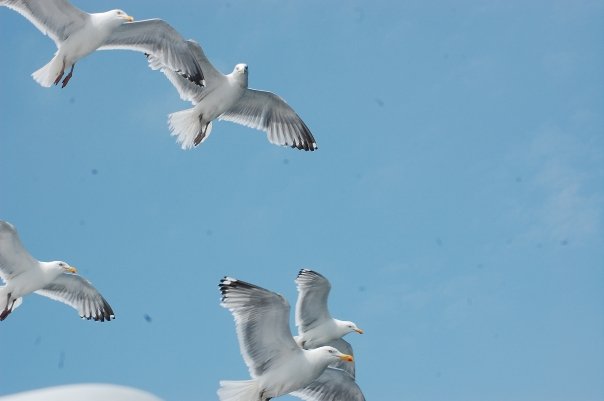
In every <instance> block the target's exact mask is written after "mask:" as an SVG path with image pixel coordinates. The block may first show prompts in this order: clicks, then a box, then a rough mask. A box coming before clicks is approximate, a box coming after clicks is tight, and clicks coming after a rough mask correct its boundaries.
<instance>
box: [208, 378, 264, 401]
mask: <svg viewBox="0 0 604 401" xmlns="http://www.w3.org/2000/svg"><path fill="white" fill-rule="evenodd" d="M259 392H260V390H259V389H258V383H257V382H256V380H240V381H229V380H221V381H220V388H219V389H218V398H219V399H220V401H252V400H259V399H260V394H259Z"/></svg>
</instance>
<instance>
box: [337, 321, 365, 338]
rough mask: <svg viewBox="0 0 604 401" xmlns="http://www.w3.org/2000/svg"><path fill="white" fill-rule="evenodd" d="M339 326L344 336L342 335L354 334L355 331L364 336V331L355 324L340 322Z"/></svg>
mask: <svg viewBox="0 0 604 401" xmlns="http://www.w3.org/2000/svg"><path fill="white" fill-rule="evenodd" d="M338 326H339V327H340V329H341V330H342V331H343V332H344V334H342V335H345V334H348V333H352V332H353V331H354V332H357V333H359V334H363V333H364V331H363V330H361V329H359V328H358V327H357V325H356V324H355V323H354V322H349V321H344V320H340V321H338Z"/></svg>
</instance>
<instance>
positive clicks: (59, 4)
mask: <svg viewBox="0 0 604 401" xmlns="http://www.w3.org/2000/svg"><path fill="white" fill-rule="evenodd" d="M0 6H6V7H8V8H10V9H12V10H14V11H16V12H18V13H19V14H21V15H23V16H24V17H25V18H27V19H28V20H29V22H31V23H32V24H34V26H35V27H36V28H38V29H39V30H40V32H42V33H43V34H44V35H48V36H49V37H50V38H51V39H52V40H53V41H54V42H55V44H56V45H57V47H58V46H59V43H61V42H63V41H64V40H65V39H67V38H68V37H69V35H71V33H72V32H74V31H77V30H78V29H80V28H81V27H82V26H84V24H85V23H86V21H87V20H88V19H89V18H90V15H89V14H88V13H85V12H83V11H82V10H79V9H77V8H76V7H74V6H72V5H71V3H70V2H69V1H67V0H0Z"/></svg>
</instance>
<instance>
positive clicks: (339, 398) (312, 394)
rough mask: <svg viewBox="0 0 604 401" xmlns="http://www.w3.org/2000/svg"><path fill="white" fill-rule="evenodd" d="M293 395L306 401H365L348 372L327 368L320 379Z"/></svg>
mask: <svg viewBox="0 0 604 401" xmlns="http://www.w3.org/2000/svg"><path fill="white" fill-rule="evenodd" d="M291 395H293V396H296V397H298V398H301V399H303V400H305V401H365V396H364V395H363V392H362V391H361V388H360V387H359V385H358V384H357V383H356V382H355V381H354V379H353V378H352V377H351V376H350V375H349V374H348V373H346V372H344V371H342V370H340V369H334V368H327V369H325V371H324V372H323V373H322V374H321V376H319V378H318V379H316V380H315V381H313V382H312V383H310V384H309V385H308V386H306V387H304V388H303V389H301V390H297V391H294V392H292V393H291Z"/></svg>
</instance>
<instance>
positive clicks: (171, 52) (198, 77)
mask: <svg viewBox="0 0 604 401" xmlns="http://www.w3.org/2000/svg"><path fill="white" fill-rule="evenodd" d="M0 6H5V7H8V8H11V9H13V10H15V11H16V12H18V13H19V14H21V15H23V16H24V17H25V18H27V19H28V20H29V21H30V22H31V23H32V24H34V26H35V27H36V28H38V29H39V30H40V31H41V32H42V33H43V34H45V35H48V36H49V37H50V38H51V39H52V40H53V41H54V42H55V45H56V46H57V52H56V53H55V55H54V57H53V58H52V60H50V62H49V63H48V64H46V65H45V66H44V67H42V68H40V69H39V70H37V71H35V72H34V73H33V74H32V77H33V78H34V80H35V81H36V82H38V83H39V84H40V85H42V86H44V87H50V86H51V85H52V84H54V85H57V84H58V83H59V82H61V79H62V78H63V75H64V74H65V71H66V70H67V69H69V73H68V74H67V75H66V76H65V78H63V81H62V87H63V88H64V87H65V86H66V85H67V83H68V82H69V80H70V79H71V77H72V75H73V67H74V66H75V64H76V62H77V61H78V60H79V59H81V58H83V57H85V56H87V55H89V54H90V53H92V52H94V51H95V50H111V49H124V50H134V51H138V52H142V53H145V54H146V55H147V56H151V55H152V56H153V57H155V58H156V59H158V60H161V62H162V64H163V65H164V66H166V67H167V68H170V69H172V70H173V71H175V73H177V74H179V75H180V76H184V77H185V79H187V80H190V81H192V82H193V83H194V84H196V85H202V84H203V73H202V70H201V68H200V66H199V64H198V63H197V61H196V60H195V58H194V57H193V56H192V54H191V53H190V52H189V50H188V46H187V44H186V42H185V40H184V38H182V37H181V36H180V34H179V33H178V32H176V30H175V29H174V28H172V27H171V26H170V25H169V24H168V23H166V22H164V21H162V20H160V19H150V20H144V21H138V22H132V21H133V20H134V18H132V17H131V16H129V15H128V14H126V13H125V12H124V11H122V10H111V11H107V12H103V13H93V14H88V13H86V12H84V11H81V10H79V9H78V8H76V7H74V6H73V5H71V3H69V1H67V0H0Z"/></svg>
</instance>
